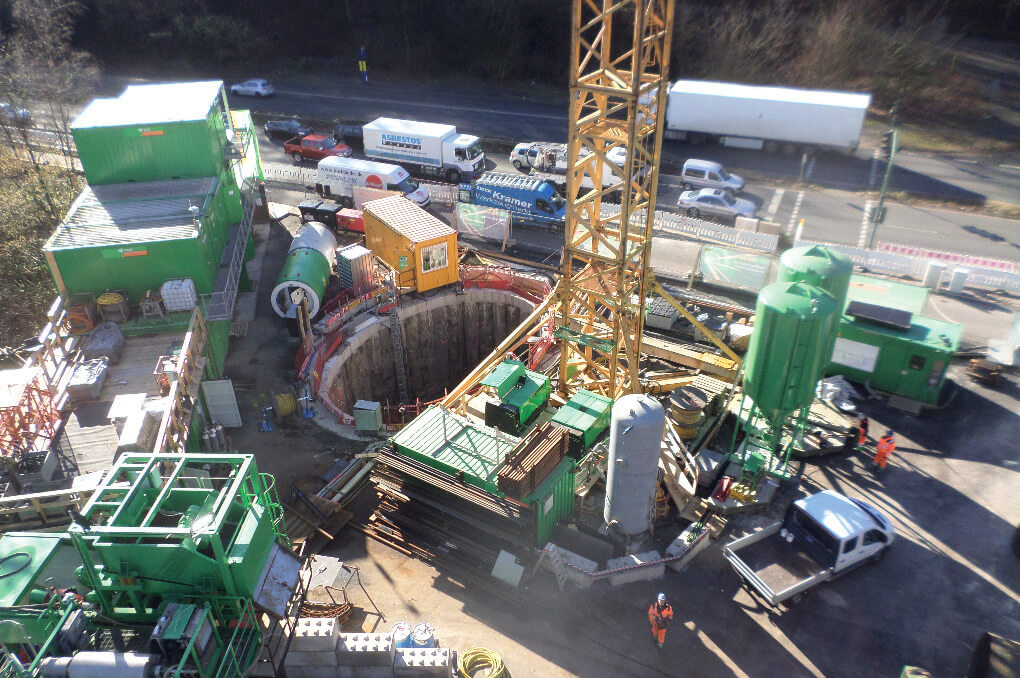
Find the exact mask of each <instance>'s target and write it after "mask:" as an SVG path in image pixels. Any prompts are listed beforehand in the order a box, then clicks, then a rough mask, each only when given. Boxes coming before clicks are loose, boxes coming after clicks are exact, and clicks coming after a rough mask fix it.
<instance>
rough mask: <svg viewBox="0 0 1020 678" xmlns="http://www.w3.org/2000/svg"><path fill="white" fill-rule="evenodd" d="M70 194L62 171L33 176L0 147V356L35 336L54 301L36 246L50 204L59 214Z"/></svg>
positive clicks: (48, 224) (50, 223)
mask: <svg viewBox="0 0 1020 678" xmlns="http://www.w3.org/2000/svg"><path fill="white" fill-rule="evenodd" d="M40 182H41V183H40ZM76 191H77V182H76V181H75V180H74V178H73V177H70V176H69V175H68V174H67V171H66V170H64V169H62V168H60V167H59V166H49V167H45V168H43V169H42V170H41V171H39V172H36V170H35V169H34V168H33V166H32V164H31V163H29V162H25V161H24V159H23V158H20V157H17V156H15V155H14V153H13V152H12V151H10V150H8V149H6V148H2V147H0V261H2V262H3V264H2V267H0V309H3V311H2V312H0V356H4V355H7V354H9V352H10V351H11V350H14V349H17V348H19V347H20V346H21V345H22V344H23V343H24V342H25V340H27V339H29V338H30V337H33V336H35V335H36V334H37V333H38V332H39V329H40V327H41V322H42V320H43V318H44V314H45V312H46V308H47V307H48V306H49V304H50V302H51V301H53V298H54V297H55V296H56V291H55V290H54V289H53V283H52V282H51V280H50V274H49V269H48V267H47V266H46V261H45V259H44V258H43V254H42V245H43V243H44V242H45V241H46V238H47V237H49V235H50V233H52V232H53V227H54V223H55V222H54V219H53V217H52V216H51V215H52V212H51V211H50V203H51V201H55V202H56V207H57V209H59V210H60V211H61V212H63V211H65V210H66V209H67V207H68V205H70V203H71V200H72V199H73V198H74V195H75V193H76Z"/></svg>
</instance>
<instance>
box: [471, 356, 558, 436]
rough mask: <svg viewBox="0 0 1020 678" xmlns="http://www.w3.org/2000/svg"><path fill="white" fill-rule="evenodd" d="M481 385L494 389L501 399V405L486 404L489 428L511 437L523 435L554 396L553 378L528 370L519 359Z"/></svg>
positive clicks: (499, 367) (508, 362)
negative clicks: (551, 379)
mask: <svg viewBox="0 0 1020 678" xmlns="http://www.w3.org/2000/svg"><path fill="white" fill-rule="evenodd" d="M481 385H482V386H487V387H490V388H492V389H493V390H494V391H495V394H496V396H497V397H498V398H499V402H498V403H497V402H492V401H489V402H487V403H486V404H485V423H486V425H487V426H492V427H493V428H498V429H499V430H500V431H503V432H504V433H509V434H510V435H520V433H521V431H523V430H524V427H525V426H526V425H527V424H528V423H529V422H530V421H531V420H532V418H533V416H534V415H536V414H537V412H538V411H539V410H540V409H541V408H543V407H545V404H546V402H548V400H549V394H551V393H552V383H551V381H550V379H549V377H547V376H546V375H544V374H540V373H538V372H532V371H531V370H528V369H526V368H525V367H524V363H522V362H520V361H518V360H504V361H503V362H502V363H500V364H499V365H497V366H496V368H495V369H494V370H493V371H492V372H490V373H489V374H488V375H487V376H486V377H485V379H483V380H482V383H481Z"/></svg>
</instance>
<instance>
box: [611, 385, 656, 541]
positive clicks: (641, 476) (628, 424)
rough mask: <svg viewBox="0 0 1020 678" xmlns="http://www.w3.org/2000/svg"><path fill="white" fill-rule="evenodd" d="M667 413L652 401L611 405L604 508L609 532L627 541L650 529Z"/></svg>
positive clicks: (634, 398) (633, 399)
mask: <svg viewBox="0 0 1020 678" xmlns="http://www.w3.org/2000/svg"><path fill="white" fill-rule="evenodd" d="M665 423H666V413H665V411H664V410H663V409H662V405H660V404H659V401H658V400H656V399H655V398H652V397H651V396H648V395H641V394H636V393H635V394H630V395H625V396H623V397H622V398H620V399H619V400H617V401H616V402H615V403H614V404H613V413H612V419H611V421H610V424H609V461H608V465H607V474H606V507H605V511H604V512H603V517H604V518H605V520H606V524H607V525H609V527H610V529H611V530H613V531H615V532H617V533H619V534H622V535H624V536H627V537H633V536H637V535H639V534H642V533H643V532H647V531H648V530H649V529H650V528H651V526H652V513H653V510H654V508H653V505H654V503H655V483H656V480H657V479H658V475H659V450H660V449H661V447H662V434H663V427H664V426H665Z"/></svg>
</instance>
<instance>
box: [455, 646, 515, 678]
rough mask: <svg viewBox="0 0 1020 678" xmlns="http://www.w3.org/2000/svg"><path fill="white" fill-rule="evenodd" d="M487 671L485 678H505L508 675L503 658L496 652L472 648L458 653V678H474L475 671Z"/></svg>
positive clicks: (483, 648)
mask: <svg viewBox="0 0 1020 678" xmlns="http://www.w3.org/2000/svg"><path fill="white" fill-rule="evenodd" d="M482 669H488V670H489V672H488V673H487V674H486V676H487V678H506V676H507V675H508V674H507V672H506V667H505V666H503V658H502V657H500V656H499V653H498V652H493V651H492V650H490V649H488V648H485V647H473V648H471V649H470V650H465V651H464V652H461V653H460V658H459V659H458V661H457V676H458V677H459V678H474V675H475V672H476V671H481V670H482Z"/></svg>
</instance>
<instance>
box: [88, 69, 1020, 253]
mask: <svg viewBox="0 0 1020 678" xmlns="http://www.w3.org/2000/svg"><path fill="white" fill-rule="evenodd" d="M128 82H140V80H138V79H133V80H128V79H125V78H112V77H111V78H106V79H105V80H104V83H103V89H102V93H103V94H116V93H117V92H119V91H120V90H121V89H122V88H123V87H124V85H126V84H128ZM276 85H277V87H278V88H279V94H278V95H277V96H276V97H273V98H270V99H249V98H240V97H233V98H232V100H231V101H232V103H233V105H234V106H235V107H242V106H245V107H249V108H251V109H252V110H253V111H256V112H262V113H272V114H284V115H297V116H301V117H305V118H310V119H325V120H331V119H350V120H368V119H371V118H374V117H377V116H380V115H388V116H400V117H409V118H418V119H422V120H431V121H444V122H450V123H454V124H456V125H457V126H458V128H460V129H461V130H463V131H465V132H469V133H474V134H479V135H481V136H490V137H492V136H494V137H504V138H508V139H519V140H527V139H562V138H565V136H566V114H565V110H564V109H565V101H555V100H553V101H548V100H547V101H537V100H535V99H534V98H526V96H521V95H520V94H515V93H513V92H508V91H503V90H499V91H496V93H491V92H493V91H495V90H487V91H486V92H478V91H476V90H473V89H465V88H449V87H444V88H442V89H439V88H434V87H429V86H427V85H421V84H416V83H411V84H407V83H378V82H373V83H372V84H370V85H367V86H365V85H362V84H361V83H360V82H358V81H355V80H353V79H345V78H335V79H333V80H331V81H329V82H324V81H322V80H316V81H314V82H313V81H312V80H311V79H310V78H294V79H281V80H277V81H276ZM261 142H262V143H261V148H262V152H263V155H264V157H265V158H266V160H267V161H269V162H290V159H289V158H287V157H286V156H285V155H284V154H283V153H282V150H281V146H282V144H281V143H280V142H275V143H274V142H268V141H267V140H266V139H265V137H262V138H261ZM663 156H664V159H665V160H666V162H667V165H666V167H667V168H669V167H671V166H675V165H676V164H679V163H682V162H683V160H684V159H686V158H687V157H691V156H697V157H704V158H708V159H713V160H718V161H720V162H722V163H723V164H724V165H726V166H727V167H729V168H730V169H731V170H733V171H736V172H743V173H745V174H746V175H747V176H748V178H749V182H748V186H747V189H746V191H745V197H749V198H751V199H752V200H754V201H755V202H756V203H757V204H758V207H759V212H758V213H759V216H762V217H766V218H769V219H771V220H773V221H776V222H777V223H779V224H780V225H781V226H783V227H784V228H787V229H789V230H790V231H791V232H793V230H794V229H795V228H796V226H797V225H798V224H799V222H800V220H801V219H803V220H804V229H803V235H804V237H808V238H813V239H818V240H823V241H829V242H837V243H848V244H852V243H856V242H857V239H858V235H859V232H860V226H861V210H862V209H863V204H864V200H865V197H864V195H863V193H862V192H861V191H863V190H864V189H866V188H867V186H868V185H869V182H870V181H871V179H872V178H873V176H874V172H873V171H872V170H873V167H872V164H873V163H872V153H871V151H870V150H869V149H860V150H859V151H858V152H857V154H856V155H854V156H849V155H847V154H842V153H820V154H818V155H817V156H815V157H814V158H813V159H809V161H808V163H807V164H806V165H803V166H802V160H803V159H802V158H801V157H799V156H784V155H766V154H763V153H761V152H759V151H749V150H744V149H734V148H724V147H721V146H691V145H688V144H683V143H680V142H676V141H666V142H665V143H664V144H663ZM897 157H898V159H899V165H898V166H897V168H896V170H895V172H894V174H893V180H894V181H893V183H894V188H900V189H907V188H909V189H911V190H914V191H918V192H921V193H930V194H937V195H944V196H950V197H956V198H973V199H979V198H983V197H987V198H989V199H994V200H1002V201H1007V202H1016V203H1020V167H1016V166H1013V165H1010V164H1009V163H1008V162H1002V163H995V164H991V165H989V164H984V165H982V164H974V161H973V160H972V159H968V158H950V157H940V156H934V155H924V154H916V153H901V154H899V155H898V156H897ZM489 159H490V164H489V167H488V169H496V170H500V171H508V172H513V171H514V170H513V168H511V167H510V166H509V164H508V163H507V162H506V156H505V154H503V153H498V154H496V153H490V154H489ZM802 172H803V173H804V174H805V176H806V178H807V179H808V180H809V181H810V182H811V184H813V185H814V186H813V187H810V188H807V189H804V188H801V187H798V185H797V183H796V179H797V178H798V177H799V176H800V175H801V173H802ZM679 193H680V182H679V179H678V178H677V177H676V176H673V175H670V174H668V173H665V174H663V175H662V181H661V183H660V187H659V207H660V208H661V209H672V208H673V207H674V205H675V203H676V198H677V197H678V195H679ZM877 240H881V241H886V242H890V243H897V244H903V245H912V246H918V247H927V248H930V249H937V250H943V251H952V252H960V253H963V254H969V255H977V256H985V257H992V258H999V259H1009V260H1018V259H1020V221H1016V220H1010V219H998V218H994V217H986V216H983V215H977V214H971V213H967V212H956V211H950V210H935V209H928V208H917V207H911V206H908V205H903V204H900V203H897V202H895V201H893V202H891V203H889V212H888V218H887V220H886V222H885V223H884V224H882V225H881V226H879V229H878V233H877Z"/></svg>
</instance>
